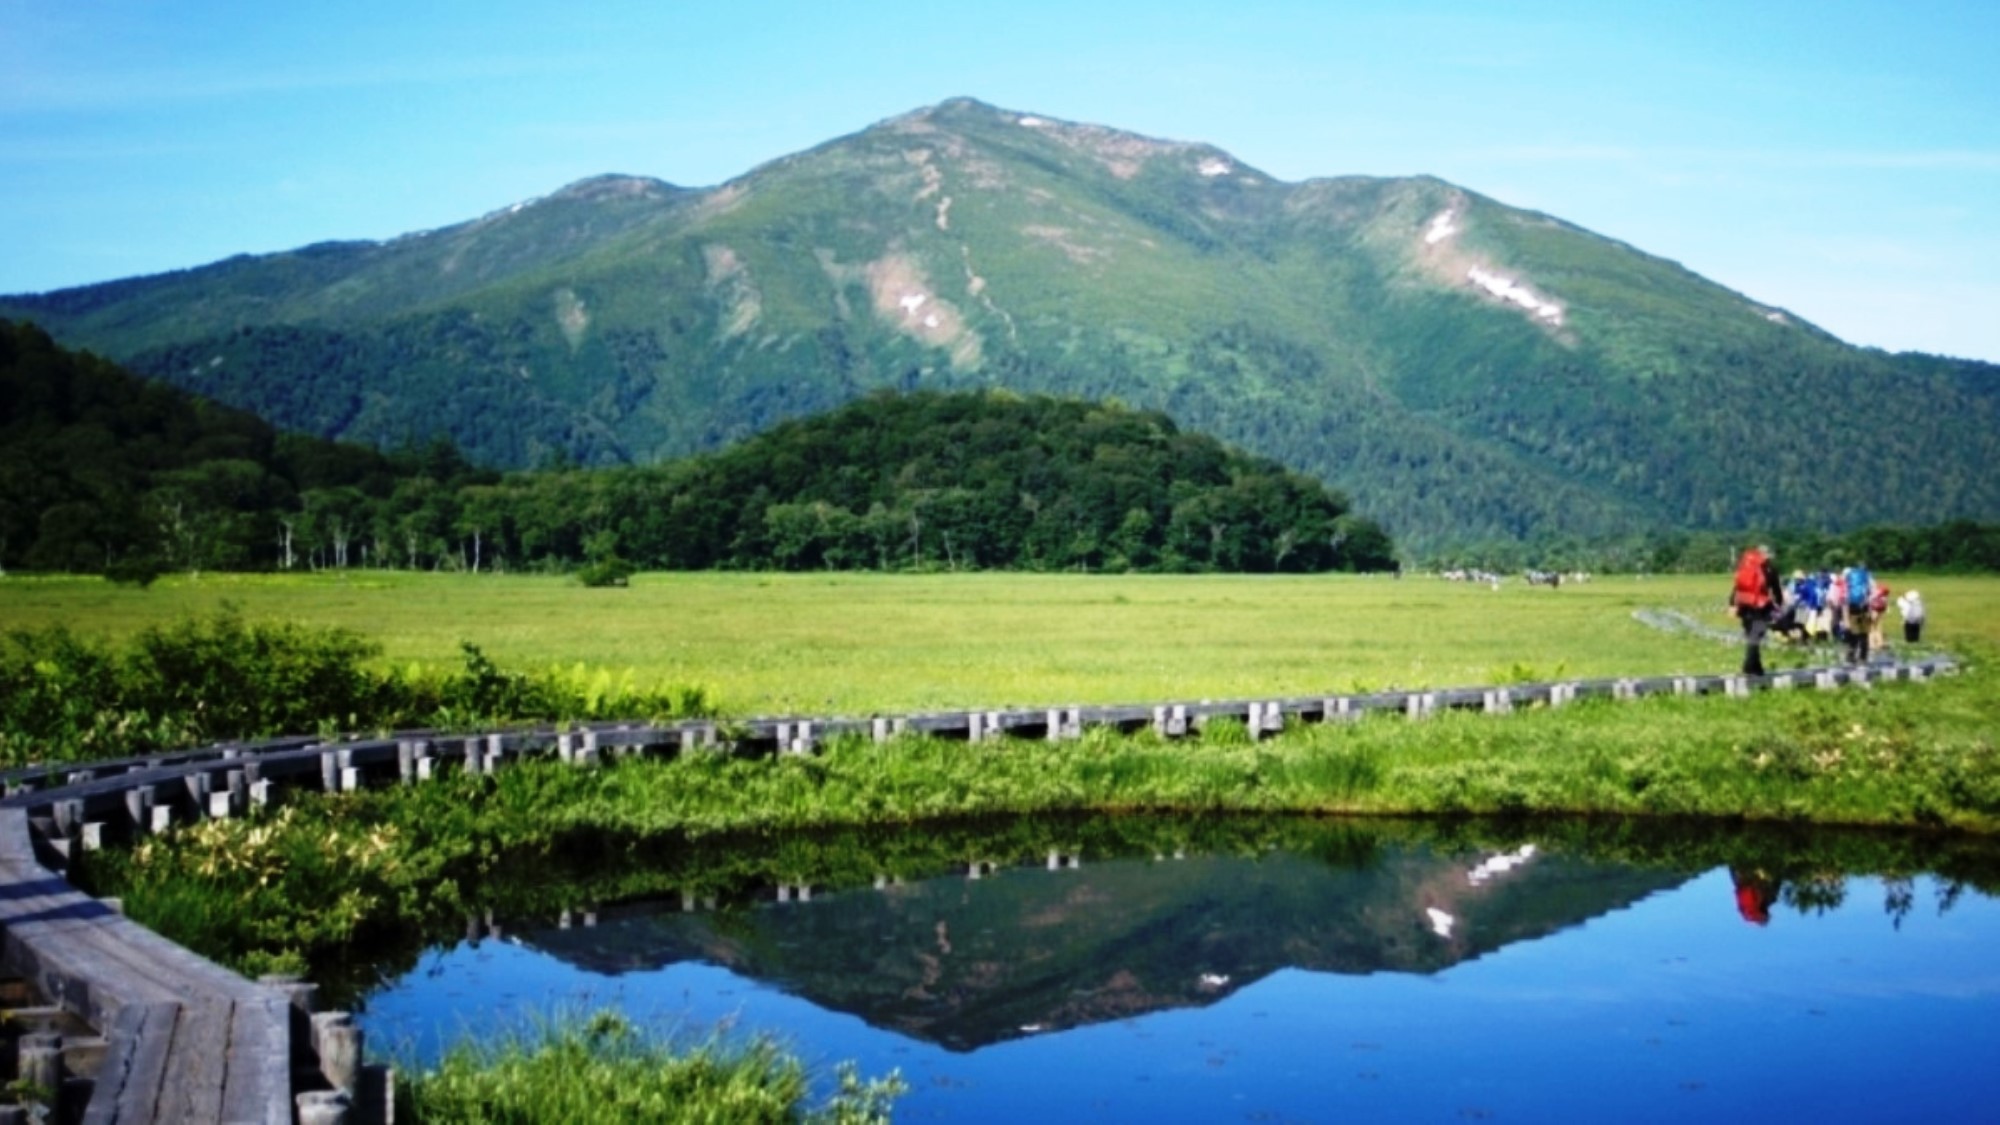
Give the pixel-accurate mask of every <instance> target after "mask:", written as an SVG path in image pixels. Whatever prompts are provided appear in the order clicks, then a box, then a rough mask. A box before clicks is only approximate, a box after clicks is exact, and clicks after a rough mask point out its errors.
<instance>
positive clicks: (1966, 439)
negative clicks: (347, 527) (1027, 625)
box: [0, 99, 2000, 549]
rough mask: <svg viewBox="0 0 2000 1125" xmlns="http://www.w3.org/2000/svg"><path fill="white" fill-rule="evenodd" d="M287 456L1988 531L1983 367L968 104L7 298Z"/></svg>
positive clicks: (1579, 238) (1378, 182)
mask: <svg viewBox="0 0 2000 1125" xmlns="http://www.w3.org/2000/svg"><path fill="white" fill-rule="evenodd" d="M0 316H12V317H17V318H27V319H32V320H34V321H36V322H38V323H40V324H41V325H42V326H43V327H45V328H46V329H47V330H48V331H50V332H51V333H52V334H53V335H54V336H55V337H56V338H57V339H59V340H61V341H62V342H64V343H66V344H70V345H72V346H82V347H88V348H90V349H92V350H94V351H97V352H100V353H102V354H105V355H108V356H110V357H113V358H115V359H118V360H121V361H123V362H125V363H127V364H129V365H130V366H132V367H133V368H135V369H137V370H140V371H142V372H145V373H147V374H150V375H154V376H157V377H159V378H162V379H165V380H168V381H170V382H173V383H175V384H178V385H180V386H183V387H186V388H189V389H191V390H195V391H199V392H201V393H203V394H207V395H210V396H212V397H215V398H217V399H220V400H222V401H224V402H226V403H230V404H232V405H236V406H240V407H243V408H246V409H249V410H253V411H255V412H257V413H259V414H261V415H263V416H264V417H266V418H267V419H269V420H270V421H272V422H275V423H277V424H278V425H280V426H283V427H287V428H295V429H300V430H304V431H307V432H310V433H314V434H319V435H323V436H329V437H339V438H347V439H357V440H363V441H369V442H374V443H377V444H381V445H397V444H402V443H407V442H411V441H421V440H424V439H428V438H430V437H432V436H436V435H439V434H443V435H446V436H449V437H451V438H452V439H453V440H454V441H456V442H458V443H459V444H460V445H461V446H462V447H463V448H464V449H465V450H467V451H468V453H469V454H470V455H471V456H473V457H474V458H475V459H479V460H482V461H486V462H488V463H492V464H495V465H501V466H520V465H533V464H539V463H543V462H545V461H547V460H550V459H552V458H560V459H564V460H571V461H576V462H581V463H584V464H604V463H619V462H648V461H653V460H657V459H660V458H665V457H671V456H676V455H680V454H686V453H691V452H695V451H700V450H705V449H711V448H715V447H717V446H720V445H723V444H726V443H729V442H731V441H733V440H736V439H739V438H741V437H744V436H747V435H748V434H751V433H754V432H757V431H760V430H762V429H764V428H766V427H768V426H769V425H771V424H772V423H774V422H776V421H779V420H781V419H785V418H790V417H797V416H800V415H804V414H808V413H814V412H818V411H821V410H824V409H827V408H829V407H832V406H834V405H837V404H840V403H843V402H846V401H849V400H851V399H853V398H855V397H857V396H859V395H862V394H865V393H867V392H868V391H871V390H875V389H881V388H917V387H932V388H943V389H955V388H967V387H991V386H1004V387H1008V388H1013V389H1017V390H1021V391H1031V392H1045V393H1055V394H1062V395H1073V396H1081V397H1089V398H1117V399H1120V400H1122V401H1124V402H1127V403H1130V404H1132V405H1135V406H1142V407H1151V408H1158V409H1162V410H1165V411H1166V412H1168V413H1169V414H1171V415H1172V416H1173V417H1174V418H1176V419H1177V420H1178V421H1179V422H1180V423H1181V424H1182V425H1183V426H1184V427H1186V428H1189V429H1193V430H1199V431H1205V432H1208V433H1211V434H1214V435H1216V436H1218V437H1221V438H1223V439H1225V440H1228V441H1230V442H1233V443H1235V444H1238V445H1241V446H1243V447H1245V448H1247V449H1249V450H1251V451H1252V452H1255V453H1260V454H1263V455H1266V456H1270V457H1274V458H1277V459H1279V460H1281V461H1283V462H1285V463H1287V464H1288V465H1290V466H1292V467H1294V468H1297V469H1299V470H1302V471H1305V472H1308V473H1311V474H1314V475H1317V476H1319V477H1321V478H1323V479H1325V480H1326V481H1328V482H1330V483H1332V484H1334V485H1336V486H1338V487H1340V488H1342V489H1344V490H1346V491H1347V492H1348V493H1350V494H1351V495H1352V497H1353V498H1354V500H1355V504H1356V508H1357V510H1359V511H1360V512H1362V513H1364V514H1367V515H1370V516H1373V517H1375V518H1376V519H1379V520H1381V521H1382V522H1383V523H1384V524H1386V525H1387V526H1388V527H1389V528H1390V530H1391V531H1392V532H1393V533H1394V534H1396V536H1397V538H1398V540H1399V541H1401V542H1404V543H1406V544H1408V545H1410V546H1412V547H1414V548H1417V549H1423V548H1426V547H1434V546H1436V545H1439V544H1447V543H1462V542H1469V541H1476V540H1482V539H1522V538H1536V539H1544V540H1546V539H1553V538H1562V537H1571V536H1576V537H1600V536H1607V535H1616V534H1623V533H1628V532H1634V531H1638V530H1644V529H1658V528H1737V527H1744V528H1748V527H1758V526H1761V527H1772V526H1794V527H1813V528H1827V529H1838V528H1846V527H1853V526H1857V525H1860V524H1864V523H1869V522H1877V521H1895V522H1904V523H1911V522H1933V521H1937V520H1942V519H1945V518H1949V517H1957V516H1964V517H1971V518H1982V519H1990V518H1995V517H2000V476H1996V475H1995V474H1992V473H1990V472H1989V471H1987V468H1986V466H1988V465H1990V464H1992V463H1994V461H1995V460H1996V458H2000V374H1996V372H2000V369H1996V368H1995V367H1993V366H1991V365H1987V364H1979V363H1968V362H1951V361H1943V360H1938V359H1936V358H1934V357H1923V356H1890V355H1885V354H1883V353H1880V352H1875V351H1870V350H1864V349H1859V348H1854V347H1851V346H1849V345H1846V344H1843V343H1842V342H1840V341H1839V340H1837V339H1834V338H1833V337H1831V336H1830V335H1828V334H1827V333H1825V332H1823V331H1820V330H1819V329H1817V328H1815V327H1813V326H1811V325H1809V324H1806V323H1803V322H1801V321H1799V320H1798V319H1797V318H1796V317H1794V316H1792V315H1791V314H1789V313H1787V312H1785V311H1784V310H1783V309H1780V308H1775V307H1771V306H1768V305H1764V304H1761V303H1759V302H1758V301H1755V300H1752V299H1750V298H1748V297H1746V296H1744V295H1741V294H1738V293H1735V292H1732V291H1730V290H1727V289H1725V288H1722V287H1720V286H1717V285H1715V284H1713V283H1711V282H1708V281H1705V280H1704V279H1702V278H1700V277H1698V276H1696V275H1694V274H1692V273H1690V272H1688V271H1687V270H1685V269H1682V268H1680V267H1679V266H1677V265H1675V264H1674V263H1671V262H1667V261H1663V260H1661V259H1658V258H1654V257H1650V256H1648V255H1646V254H1644V253H1642V252H1640V251H1638V250H1636V249H1634V248H1632V247H1630V246H1627V245H1624V244H1622V243H1619V242H1616V241H1613V240H1611V239H1608V238H1605V237H1602V236H1599V235H1596V234H1593V233H1591V232H1588V231H1585V230H1582V229H1579V228H1577V227H1575V226H1572V225H1570V224H1567V223H1564V222H1561V221H1560V220H1557V219H1554V218H1551V217H1548V216H1545V215H1540V214H1534V213H1530V212H1524V211H1520V210H1516V209H1512V208H1509V207H1506V206H1503V205H1501V204H1499V203H1497V202H1495V201H1493V200H1491V199H1487V198H1485V197H1482V196H1480V195H1478V194H1476V193H1475V192H1472V191H1469V190H1467V189H1464V188H1461V187H1456V186H1454V185H1451V184H1448V183H1444V182H1441V181H1438V180H1435V179H1429V178H1413V179H1374V178H1359V177H1342V178H1332V179H1315V180H1310V181H1307V182H1304V183H1298V184H1288V183H1283V182H1280V181H1277V180H1274V179H1272V178H1271V177H1269V176H1266V175H1264V174H1263V173H1261V172H1259V171H1258V170H1256V169H1254V168H1251V167H1248V166H1246V165H1244V164H1243V163H1241V162H1240V161H1238V160H1236V159H1234V158H1233V157H1232V156H1230V155H1229V154H1228V153H1226V152H1223V151H1221V150H1219V149H1216V148H1213V147H1211V146H1207V145H1202V144H1190V143H1182V142H1173V141H1163V140H1156V139H1152V138H1146V137H1140V136H1135V135H1133V134H1130V133H1124V132H1120V131H1117V130H1115V129H1109V128H1104V127H1100V126H1094V125H1082V124H1074V123H1070V122H1064V121H1058V120H1054V119H1051V118H1046V117H1039V116H1034V115H1029V114H1022V113H1016V112H1011V111H1006V110H1001V109H996V108H994V107H991V106H987V105H984V104H981V103H979V102H975V101H970V100H963V99H961V100H954V101H949V102H945V103H943V104H941V105H938V106H934V107H930V108H927V109H921V110H918V111H915V112H913V113H910V114H906V115H904V116H901V117H897V118H893V119H891V120H888V121H884V122H881V123H879V124H877V125H875V126H872V127H870V128H868V129H865V130H863V131H861V132H859V133H856V134H854V135H852V136H847V137H842V138H839V139H836V140H833V141H830V142H828V143H826V144H824V145H822V146H820V147H818V148H815V149H812V150H810V151H807V152H803V153H799V154H797V155H794V156H790V157H786V158H784V159H781V160H778V161H775V162H772V163H770V164H767V165H765V166H763V167H760V168H757V169H755V170H753V171H751V172H749V173H747V174H746V175H744V176H742V177H741V178H739V179H737V180H733V181H731V182H729V183H727V184H723V185H721V186H719V187H715V188H710V189H701V190H691V189H685V188H678V187H675V186H672V185H669V184H665V183H661V182H658V181H655V180H649V179H643V178H638V177H629V176H604V177H598V178H595V179H591V180H586V181H583V182H581V183H577V184H573V185H571V186H569V187H566V188H564V189H562V190H560V191H557V192H555V193H553V194H551V195H549V196H546V197H543V198H541V199H536V200H531V201H528V202H525V203H521V204H518V205H516V206H513V207H510V208H507V209H505V210H503V211H499V212H496V213H494V214H490V215H487V216H484V217H482V218H480V219H476V220H474V221H472V222H468V223H463V224H460V225H458V226H454V227H449V228H444V229H440V230H435V231H427V232H422V233H418V234H412V235H407V236H404V237H402V238H398V239H395V240H393V241H390V242H385V243H372V242H364V243H355V242H347V243H325V244H320V245H316V246H311V247H306V248H303V249H300V250H297V251H293V252H290V253H284V254H274V255H266V256H261V257H238V258H232V259H229V260H226V261H223V262H218V263H214V264H212V265H208V266H203V267H200V268H196V269H190V270H186V271H182V272H177V273H172V274H164V275H159V276H154V277H145V278H135V279H129V280H124V281H116V282H110V283H106V284H102V285H95V286H88V287H83V288H79V289H71V290H64V291H60V292H54V293H47V294H40V295H31V296H18V297H8V298H0Z"/></svg>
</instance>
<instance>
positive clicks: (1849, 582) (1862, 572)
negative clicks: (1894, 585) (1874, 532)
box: [1834, 562, 1875, 664]
mask: <svg viewBox="0 0 2000 1125" xmlns="http://www.w3.org/2000/svg"><path fill="white" fill-rule="evenodd" d="M1834 588H1835V589H1836V590H1839V591H1840V598H1841V612H1842V613H1843V614H1845V616H1846V625H1847V662H1848V663H1849V664H1866V663H1868V632H1869V630H1870V629H1872V628H1873V627H1874V624H1875V622H1874V620H1873V615H1872V614H1870V613H1869V612H1868V601H1869V598H1870V597H1871V596H1872V595H1873V594H1874V592H1875V576H1874V575H1872V574H1870V573H1868V565H1867V564H1866V563H1862V562H1856V563H1855V564H1854V565H1853V566H1850V567H1848V568H1847V569H1846V570H1843V571H1841V572H1840V577H1839V578H1838V579H1836V580H1835V581H1834Z"/></svg>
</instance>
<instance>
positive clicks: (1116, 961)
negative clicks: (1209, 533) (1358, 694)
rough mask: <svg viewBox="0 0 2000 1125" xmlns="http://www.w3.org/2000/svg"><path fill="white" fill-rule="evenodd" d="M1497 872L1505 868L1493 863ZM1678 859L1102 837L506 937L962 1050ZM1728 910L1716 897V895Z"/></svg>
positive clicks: (1482, 935) (1578, 912) (1558, 916)
mask: <svg viewBox="0 0 2000 1125" xmlns="http://www.w3.org/2000/svg"><path fill="white" fill-rule="evenodd" d="M1491 872H1498V874H1492V873H1491ZM1688 877H1689V876H1688V875H1687V874H1685V873H1682V872H1676V871H1669V870H1659V869H1646V868H1636V867H1630V866H1625V865H1622V864H1610V863H1598V862H1593V861H1590V860H1587V859H1582V858H1577V857H1571V856H1563V855H1544V854H1537V853H1536V852H1535V849H1533V848H1526V849H1522V850H1520V851H1516V852H1511V853H1507V854H1505V855H1503V856H1501V857H1499V858H1498V859H1497V860H1493V861H1490V862H1489V861H1483V860H1474V859H1468V858H1466V857H1462V856H1455V855H1439V854H1436V853H1432V852H1428V851H1423V850H1419V849H1408V850H1405V849H1385V850H1384V851H1382V852H1380V853H1379V854H1377V855H1375V856H1372V857H1371V858H1370V860H1369V861H1368V862H1367V863H1365V864H1361V865H1356V866H1352V867H1330V866H1328V865H1327V864H1326V863H1324V862H1322V861H1320V860H1318V859H1316V858H1311V857H1305V856H1299V855H1294V854H1291V853H1288V852H1282V851H1280V852H1272V853H1268V854H1265V855H1261V856H1256V857H1247V858H1246V857H1240V856H1202V855H1192V856H1188V857H1187V858H1186V859H1184V860H1167V861H1153V860H1148V859H1134V858H1116V859H1111V860H1108V861H1102V860H1099V859H1098V858H1097V857H1094V856H1093V857H1091V858H1090V859H1089V860H1088V861H1086V862H1083V863H1082V864H1081V866H1080V867H1075V868H1071V867H1064V868H1062V869H1060V870H1047V871H1044V870H1039V869H1036V868H1025V869H1015V870H999V871H996V872H991V873H988V874H987V875H985V876H984V877H982V878H979V879H976V880H969V879H967V878H965V877H964V876H963V875H958V876H945V877H938V878H931V879H925V880H921V881H915V882H909V883H904V882H900V881H899V882H896V883H893V884H889V885H885V886H882V887H880V888H878V889H876V890H868V889H866V888H861V889H854V890H845V891H832V892H828V891H826V890H825V889H821V890H818V891H815V892H814V893H813V894H812V897H811V899H810V901H806V902H796V901H794V902H788V903H780V902H773V901H771V899H770V897H769V896H768V895H767V896H765V898H764V901H762V902H760V903H758V904H756V905H754V906H746V905H743V904H732V905H731V906H730V907H728V908H726V909H723V910H720V911H694V912H683V911H682V910H680V909H676V908H675V907H674V905H673V904H672V903H666V904H662V903H658V902H655V903H648V904H638V905H633V906H615V907H612V908H610V909H608V910H606V909H600V911H599V912H598V915H599V920H597V921H596V923H595V924H594V925H591V926H585V927H576V928H547V927H546V926H545V927H544V928H539V929H534V930H526V931H521V930H517V931H516V940H517V941H519V942H522V943H523V944H525V945H527V946H529V947H531V948H534V949H538V950H541V951H542V952H544V953H547V954H549V955H551V956H554V957H558V958H560V959H562V960H563V961H565V962H568V963H569V964H572V965H575V966H577V967H578V968H581V969H584V970H586V971H589V972H593V973H597V974H602V975H604V976H610V977H616V976H621V975H623V974H626V973H645V972H654V971H657V970H659V969H660V968H663V967H665V966H667V965H671V964H674V963H677V962H681V961H702V962H706V963H709V964H716V965H722V966H725V967H727V968H729V969H730V970H732V971H734V972H736V973H739V974H741V975H743V976H745V977H748V978H751V979H753V980H755V981H757V982H758V983H759V984H760V985H762V986H765V987H775V988H777V989H780V990H782V991H784V992H788V993H793V994H795V995H799V996H802V997H804V998H806V999H808V1000H810V1001H812V1002H813V1003H814V1004H816V1005H818V1006H820V1007H822V1008H828V1009H832V1010H835V1011H842V1012H851V1013H853V1014H855V1015H857V1016H859V1017H861V1018H862V1019H863V1020H866V1021H867V1022H868V1023H869V1024H870V1025H871V1026H875V1027H882V1028H888V1029H891V1030H894V1031H896V1032H898V1033H900V1034H903V1035H907V1036H910V1037H913V1038H917V1039H922V1040H925V1041H929V1042H934V1043H939V1044H941V1045H943V1046H945V1047H946V1048H948V1049H951V1050H954V1051H968V1050H976V1049H978V1048H981V1047H985V1046H988V1045H990V1044H993V1043H996V1042H1003V1041H1006V1040H1010V1039H1018V1038H1021V1037H1022V1036H1024V1035H1029V1034H1039V1033H1043V1032H1053V1031H1061V1030H1066V1029H1068V1028H1073V1027H1083V1026H1088V1025H1091V1024H1098V1023H1107V1022H1111V1021H1115V1020H1121V1019H1130V1018H1134V1017H1137V1016H1141V1015H1145V1014H1147V1013H1149V1012H1156V1011H1162V1010H1166V1009H1171V1008H1188V1007H1201V1006H1206V1005H1208V1004H1212V1003H1216V1002H1219V1001H1221V1000H1223V999H1224V998H1226V997H1228V996H1229V995H1231V994H1233V993H1235V992H1236V991H1238V990H1240V989H1243V988H1247V987H1249V986H1251V985H1253V984H1255V983H1257V982H1258V981H1260V980H1263V979H1264V978H1265V977H1268V976H1270V975H1271V974H1273V973H1276V972H1279V971H1281V970H1284V969H1288V968H1289V969H1304V970H1308V971H1312V972H1321V973H1341V974H1350V975H1365V974H1373V973H1383V972H1388V973H1411V974H1424V975H1428V974H1435V973H1439V972H1442V971H1444V970H1445V969H1448V968H1450V967H1452V966H1453V965H1458V964H1462V963H1464V962H1466V961H1470V960H1473V959H1475V958H1478V957H1481V956H1484V955H1486V954H1488V953H1492V952H1495V951H1497V950H1499V949H1502V948H1504V947H1506V946H1508V945H1512V944H1515V943H1517V942H1529V941H1535V940H1539V939H1542V938H1545V937H1549V936H1551V935H1553V934H1556V933H1558V932H1560V931H1562V930H1566V929H1569V928H1572V927H1575V926H1579V925H1582V924H1583V923H1585V922H1587V921H1589V920H1591V919H1593V918H1597V917H1601V916H1603V915H1606V914H1609V913H1612V912H1614V911H1617V910H1621V909H1624V908H1626V907H1629V906H1631V905H1632V904H1634V903H1636V902H1638V901H1640V900H1641V899H1644V898H1646V897H1647V896H1648V895H1651V894H1654V893H1656V892H1659V891H1662V890H1666V889H1669V888H1672V887H1676V886H1679V885H1681V884H1682V883H1684V882H1686V881H1687V879H1688ZM1725 908H1726V907H1725Z"/></svg>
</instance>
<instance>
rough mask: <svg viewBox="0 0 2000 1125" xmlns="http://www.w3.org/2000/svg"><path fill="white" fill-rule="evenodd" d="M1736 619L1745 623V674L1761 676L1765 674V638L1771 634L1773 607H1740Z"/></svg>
mask: <svg viewBox="0 0 2000 1125" xmlns="http://www.w3.org/2000/svg"><path fill="white" fill-rule="evenodd" d="M1736 619H1737V620H1738V621H1741V622H1742V623H1743V674H1744V675H1746V676H1761V675H1763V674H1764V638H1766V637H1768V636H1770V635H1771V607H1770V606H1764V607H1762V608H1760V609H1747V608H1745V609H1738V610H1737V611H1736Z"/></svg>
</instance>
